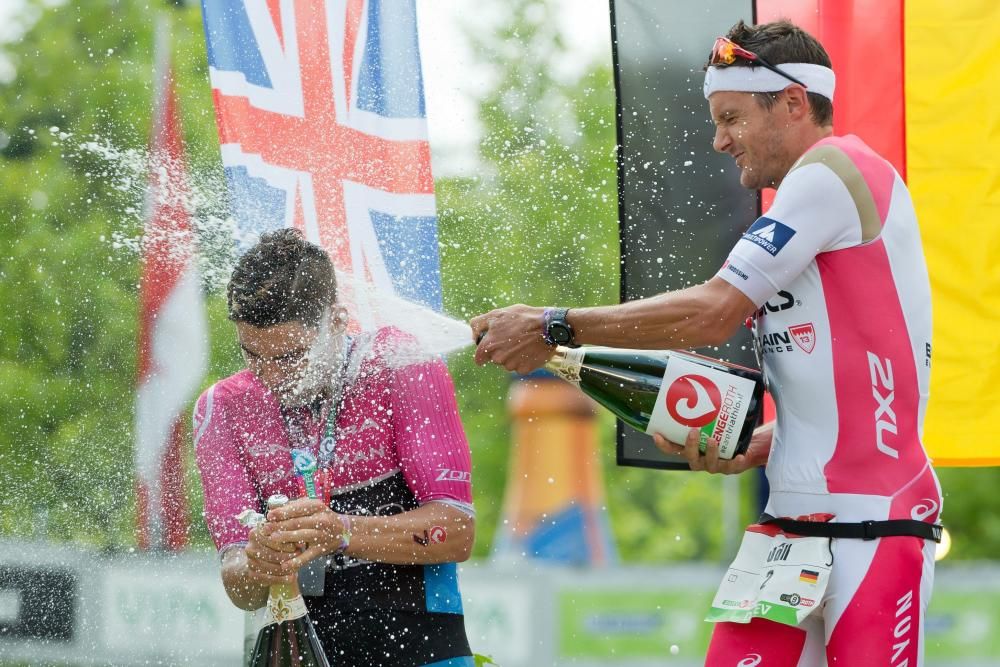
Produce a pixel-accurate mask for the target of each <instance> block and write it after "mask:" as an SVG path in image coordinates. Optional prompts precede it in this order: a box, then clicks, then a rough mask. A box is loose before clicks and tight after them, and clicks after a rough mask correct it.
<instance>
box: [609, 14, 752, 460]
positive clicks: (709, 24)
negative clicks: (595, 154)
mask: <svg viewBox="0 0 1000 667" xmlns="http://www.w3.org/2000/svg"><path fill="white" fill-rule="evenodd" d="M740 19H743V20H745V21H748V22H750V21H751V20H752V19H753V3H752V0H700V1H699V2H697V3H691V2H680V1H677V0H674V1H664V0H611V36H612V48H613V55H614V68H615V91H616V100H617V112H618V113H617V118H618V120H617V126H618V146H619V149H618V221H619V237H620V241H621V258H622V262H621V299H622V301H629V300H632V299H638V298H642V297H648V296H653V295H655V294H658V293H660V292H664V291H667V290H675V289H681V288H684V287H689V286H691V285H695V284H698V283H701V282H704V281H705V280H708V279H709V278H711V277H712V276H713V275H714V274H715V273H716V272H717V271H718V270H719V267H720V266H721V265H722V263H723V262H724V261H725V259H726V257H727V255H728V254H729V251H730V250H731V249H732V247H733V245H735V243H736V241H737V240H738V239H739V237H740V234H742V232H743V230H745V229H746V228H747V227H749V226H750V224H751V223H752V222H753V220H754V219H755V218H756V217H757V211H758V207H759V201H758V193H757V192H756V191H753V190H747V189H745V188H743V187H742V186H740V183H739V170H738V169H737V168H736V167H735V166H734V165H733V161H732V158H730V157H729V156H727V155H721V154H718V153H716V152H715V151H714V150H713V149H712V138H713V136H714V125H713V124H712V121H711V117H710V115H709V111H708V102H707V101H706V100H705V98H704V95H703V93H702V82H703V81H704V74H703V67H704V65H705V62H706V61H707V60H708V55H709V52H710V51H711V48H712V44H713V42H714V41H715V38H716V37H718V36H719V35H724V34H726V32H727V31H728V30H729V28H730V27H731V26H732V25H733V24H735V23H736V22H737V21H738V20H740ZM698 352H700V353H702V354H706V355H708V356H714V357H717V358H721V359H726V360H728V361H733V362H736V363H741V364H745V365H749V366H756V363H755V362H754V361H753V352H752V350H751V343H750V336H749V332H745V331H741V332H740V333H739V334H738V335H737V336H736V337H734V338H733V339H732V340H730V341H729V342H728V343H727V344H726V345H725V346H723V347H720V348H718V349H701V350H698ZM618 463H619V465H636V466H644V467H655V468H675V469H687V467H688V466H687V464H686V463H684V462H683V461H682V460H681V459H680V458H679V457H677V458H674V457H668V456H666V455H664V454H662V453H660V451H659V450H658V449H656V447H655V446H654V445H653V441H652V439H651V438H650V437H649V436H646V435H644V434H641V433H638V432H636V431H634V430H632V429H631V428H629V427H627V426H624V425H623V424H621V422H619V425H618Z"/></svg>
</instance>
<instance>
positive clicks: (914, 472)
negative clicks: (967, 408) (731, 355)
mask: <svg viewBox="0 0 1000 667" xmlns="http://www.w3.org/2000/svg"><path fill="white" fill-rule="evenodd" d="M718 275H719V277H721V278H723V279H724V280H726V281H727V282H729V283H730V284H732V285H734V286H735V287H736V288H738V289H739V290H740V291H742V292H743V293H744V294H746V295H747V296H748V297H749V298H750V299H751V300H752V301H753V302H754V303H755V304H756V305H757V306H758V307H760V310H759V311H758V314H757V318H756V319H757V324H758V331H757V332H756V333H755V337H756V340H755V343H756V344H757V346H758V349H760V350H761V352H762V356H763V364H764V369H765V372H766V375H767V377H768V380H769V383H770V391H771V393H772V395H773V396H774V398H775V403H776V406H777V423H776V426H775V433H774V441H773V443H772V448H771V453H770V456H769V458H768V463H767V479H768V482H769V483H770V486H771V490H770V496H769V498H768V505H767V509H766V510H765V511H766V512H767V513H768V514H771V515H773V516H791V517H795V516H798V515H804V514H814V513H830V514H834V515H836V521H840V522H847V523H853V522H861V521H867V520H873V521H882V520H886V519H915V520H918V521H928V522H936V521H937V520H938V517H939V514H940V511H941V491H940V487H939V485H938V481H937V476H936V475H935V473H934V470H933V468H932V467H931V465H930V460H929V459H928V457H927V454H926V452H925V451H924V448H923V445H922V443H921V433H922V431H923V420H924V410H925V408H926V405H927V395H928V386H929V377H930V354H931V295H930V285H929V280H928V275H927V267H926V264H925V262H924V255H923V248H922V246H921V241H920V229H919V227H918V226H917V220H916V215H915V213H914V210H913V204H912V202H911V201H910V195H909V192H908V191H907V189H906V185H905V184H904V183H903V181H902V179H901V178H900V177H899V175H898V174H897V173H896V172H895V170H894V169H893V168H892V166H891V165H890V164H889V163H888V162H887V161H885V160H884V159H882V158H881V157H879V156H878V155H877V154H875V153H874V152H873V151H872V150H871V149H870V148H868V146H866V145H865V144H864V143H863V142H862V141H861V140H860V139H858V138H857V137H855V136H846V137H830V138H827V139H824V140H822V141H820V142H818V143H817V144H816V145H814V146H813V147H811V148H810V149H809V150H808V151H807V152H806V153H805V154H804V155H803V156H802V157H801V158H800V159H799V160H798V162H796V163H795V165H794V166H793V167H792V169H791V170H790V171H789V173H788V175H787V176H786V177H785V178H784V180H783V181H782V183H781V186H780V187H779V188H778V191H777V194H776V196H775V200H774V204H773V206H772V207H771V209H770V210H769V211H768V212H767V214H766V216H764V217H761V218H759V219H758V220H757V221H756V222H755V223H754V224H753V225H752V226H751V227H750V229H748V230H747V232H746V233H745V234H744V235H743V237H742V239H741V240H740V241H739V242H738V243H737V245H736V247H734V248H733V251H732V253H731V254H730V255H729V259H728V260H727V262H726V264H724V265H723V267H722V270H721V271H720V272H719V274H718ZM831 544H832V547H831V548H832V549H833V558H834V563H835V565H834V567H833V570H832V574H831V579H830V583H829V586H828V588H827V590H826V593H825V596H824V599H823V601H822V605H819V606H818V607H817V611H816V612H815V613H814V614H813V615H811V616H810V617H808V618H807V619H806V621H804V622H803V624H802V625H801V626H800V627H798V628H795V627H788V626H780V625H778V624H774V623H770V622H767V621H761V620H755V621H754V622H752V623H750V624H747V625H741V624H736V623H720V624H719V625H718V626H717V627H716V630H715V635H714V636H713V641H712V646H711V648H710V650H709V655H708V659H707V661H706V664H707V665H712V666H714V665H727V666H728V665H733V664H741V665H742V664H761V665H764V664H767V665H771V664H775V665H789V666H792V665H807V664H808V665H812V664H825V662H824V655H823V654H824V653H825V660H826V662H829V663H830V664H845V665H861V664H866V665H867V664H871V665H874V664H880V665H904V664H908V665H911V667H918V666H919V665H920V664H922V662H921V661H922V643H923V634H922V628H923V626H922V622H921V621H922V618H923V613H924V612H925V611H926V609H927V603H928V601H929V599H930V592H931V586H932V582H933V571H934V548H935V545H934V543H933V542H930V541H925V540H922V539H919V538H916V537H888V538H881V539H876V540H860V539H836V540H832V541H831Z"/></svg>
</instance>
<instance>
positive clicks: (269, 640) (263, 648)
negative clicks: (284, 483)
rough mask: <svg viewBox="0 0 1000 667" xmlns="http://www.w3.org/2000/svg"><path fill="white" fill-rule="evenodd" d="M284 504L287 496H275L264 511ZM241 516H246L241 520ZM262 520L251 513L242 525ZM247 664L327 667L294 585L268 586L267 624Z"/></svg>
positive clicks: (304, 607) (261, 517) (327, 663)
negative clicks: (269, 587)
mask: <svg viewBox="0 0 1000 667" xmlns="http://www.w3.org/2000/svg"><path fill="white" fill-rule="evenodd" d="M287 502H288V498H287V497H286V496H283V495H274V496H271V497H270V498H268V499H267V507H268V509H274V508H275V507H281V506H282V505H284V504H285V503H287ZM248 512H250V510H248ZM244 515H247V512H244V513H243V514H241V515H240V516H241V517H244ZM258 517H259V518H258ZM263 518H264V517H263V515H261V514H257V513H256V512H252V513H251V514H250V515H248V516H246V517H245V523H247V524H248V525H253V522H255V521H256V522H259V521H262V520H263ZM241 520H244V519H242V518H241ZM249 664H250V666H251V667H330V661H329V660H327V658H326V653H325V652H324V651H323V646H322V645H321V644H320V643H319V637H318V636H317V635H316V628H315V627H314V626H313V623H312V620H311V619H310V618H309V614H308V612H307V610H306V603H305V600H303V599H302V594H301V593H300V592H299V585H298V583H297V582H293V583H290V584H275V585H274V586H271V589H270V591H269V594H268V597H267V617H266V621H265V624H264V627H262V628H261V629H260V632H259V633H258V634H257V643H256V644H255V645H254V648H253V651H252V652H251V653H250V662H249Z"/></svg>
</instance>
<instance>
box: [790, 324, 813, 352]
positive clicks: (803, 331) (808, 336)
mask: <svg viewBox="0 0 1000 667" xmlns="http://www.w3.org/2000/svg"><path fill="white" fill-rule="evenodd" d="M788 333H790V334H792V340H794V341H795V344H796V345H798V346H799V347H801V348H802V349H803V350H805V353H806V354H810V353H812V351H813V348H814V347H816V330H815V329H813V325H812V322H809V323H808V324H796V325H794V326H791V327H788Z"/></svg>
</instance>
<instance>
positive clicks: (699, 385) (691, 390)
mask: <svg viewBox="0 0 1000 667" xmlns="http://www.w3.org/2000/svg"><path fill="white" fill-rule="evenodd" d="M666 403H667V412H668V413H669V414H670V416H671V417H672V418H673V419H674V421H676V422H677V423H679V424H682V425H684V426H690V427H692V428H701V427H702V426H706V425H708V424H711V423H712V422H713V421H714V420H715V418H716V417H717V416H718V414H719V410H721V409H722V394H721V393H720V392H719V388H718V387H716V386H715V383H714V382H712V381H711V380H709V379H708V378H707V377H705V376H703V375H682V376H680V377H679V378H677V379H676V380H674V382H673V384H671V385H670V387H669V388H668V389H667V395H666Z"/></svg>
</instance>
